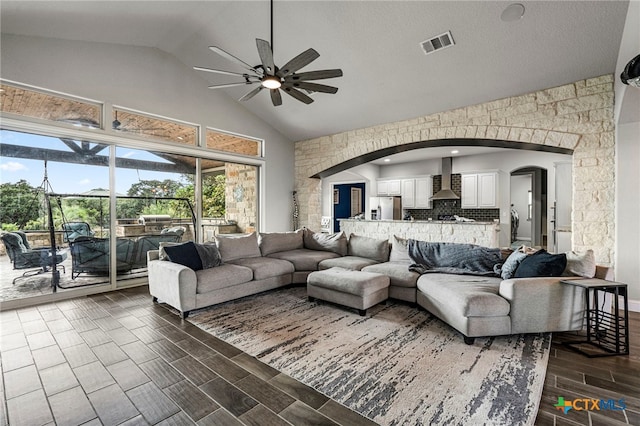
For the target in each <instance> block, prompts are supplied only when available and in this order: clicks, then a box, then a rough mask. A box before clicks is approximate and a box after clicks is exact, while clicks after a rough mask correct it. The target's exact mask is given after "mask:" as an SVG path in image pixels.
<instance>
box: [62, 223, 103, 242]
mask: <svg viewBox="0 0 640 426" xmlns="http://www.w3.org/2000/svg"><path fill="white" fill-rule="evenodd" d="M62 232H63V233H62V239H63V241H64V242H65V243H69V242H73V241H74V240H75V239H76V238H78V237H93V236H94V235H95V232H93V231H92V230H91V227H90V226H89V224H88V223H87V222H67V223H63V224H62Z"/></svg>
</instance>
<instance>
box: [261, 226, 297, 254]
mask: <svg viewBox="0 0 640 426" xmlns="http://www.w3.org/2000/svg"><path fill="white" fill-rule="evenodd" d="M302 235H303V231H302V229H299V230H297V231H293V232H261V233H260V238H259V239H258V245H259V246H260V251H261V252H262V255H263V256H267V255H269V254H271V253H277V252H279V251H289V250H296V249H301V248H302V247H304V243H303V241H302Z"/></svg>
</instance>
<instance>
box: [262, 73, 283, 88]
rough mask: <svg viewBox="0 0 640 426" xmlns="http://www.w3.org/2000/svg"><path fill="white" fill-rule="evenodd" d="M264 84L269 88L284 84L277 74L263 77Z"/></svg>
mask: <svg viewBox="0 0 640 426" xmlns="http://www.w3.org/2000/svg"><path fill="white" fill-rule="evenodd" d="M261 84H262V86H263V87H265V88H267V89H279V88H280V86H282V81H281V80H280V78H279V77H276V76H275V75H268V76H266V77H265V78H263V79H262V83H261Z"/></svg>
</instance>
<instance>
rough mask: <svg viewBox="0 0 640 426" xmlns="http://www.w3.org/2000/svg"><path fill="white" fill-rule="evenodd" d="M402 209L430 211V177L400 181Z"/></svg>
mask: <svg viewBox="0 0 640 426" xmlns="http://www.w3.org/2000/svg"><path fill="white" fill-rule="evenodd" d="M401 195H402V208H403V209H430V208H431V196H432V195H433V179H432V178H431V176H420V177H415V178H407V179H402V194H401Z"/></svg>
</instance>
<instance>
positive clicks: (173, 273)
mask: <svg viewBox="0 0 640 426" xmlns="http://www.w3.org/2000/svg"><path fill="white" fill-rule="evenodd" d="M148 274H149V293H151V295H152V296H154V297H157V298H158V299H159V300H160V301H161V302H164V303H167V304H168V305H171V306H173V307H174V308H176V309H178V310H179V311H180V312H188V311H190V310H192V309H195V308H196V287H197V285H198V280H197V277H196V273H195V271H194V270H193V269H191V268H188V267H186V266H183V265H180V264H178V263H173V262H169V261H166V260H151V261H149V264H148Z"/></svg>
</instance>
